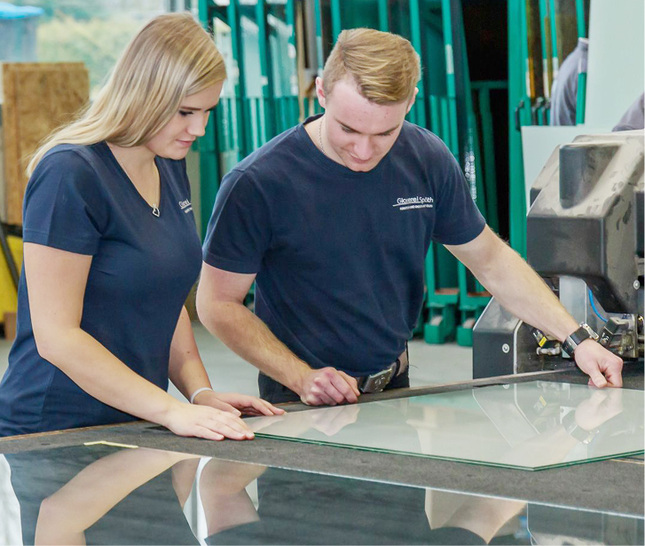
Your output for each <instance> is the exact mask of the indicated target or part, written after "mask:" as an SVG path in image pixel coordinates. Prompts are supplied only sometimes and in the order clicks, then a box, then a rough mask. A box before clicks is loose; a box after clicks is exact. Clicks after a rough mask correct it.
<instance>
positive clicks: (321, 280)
mask: <svg viewBox="0 0 645 546" xmlns="http://www.w3.org/2000/svg"><path fill="white" fill-rule="evenodd" d="M419 74H420V68H419V58H418V56H417V54H416V53H415V51H414V49H413V48H412V45H411V44H410V42H408V41H407V40H405V39H403V38H401V37H400V36H396V35H393V34H389V33H384V32H379V31H375V30H370V29H353V30H346V31H343V32H342V33H341V34H340V36H339V38H338V42H337V43H336V46H335V47H334V50H333V51H332V53H331V54H330V56H329V59H328V60H327V63H326V65H325V69H324V72H323V78H322V79H320V78H318V79H317V80H316V92H317V95H318V100H319V101H320V105H321V106H322V107H323V108H324V110H325V113H324V115H322V116H318V117H314V118H310V119H308V120H307V121H305V123H304V124H302V125H298V126H297V127H294V128H293V129H290V130H288V131H286V132H284V133H282V134H281V135H279V136H278V137H276V138H275V139H273V140H272V141H271V142H269V143H267V144H266V145H265V146H263V147H262V148H260V149H259V150H257V151H256V152H254V153H253V154H251V155H250V156H249V157H247V158H246V159H245V160H244V161H242V162H241V163H240V164H239V165H238V166H237V167H236V168H235V169H233V170H232V171H231V172H230V173H229V174H228V175H227V176H226V177H225V178H224V180H223V182H222V186H221V189H220V192H219V194H218V196H217V201H216V203H215V208H214V211H213V216H212V218H211V221H210V225H209V229H208V234H207V238H206V241H205V243H204V262H205V263H204V265H203V268H202V275H201V282H200V285H199V289H198V293H197V306H198V311H199V315H200V318H201V319H202V322H203V323H204V324H205V325H206V327H207V328H208V329H209V330H210V331H211V332H212V333H213V334H215V335H217V336H218V337H219V338H220V339H221V340H222V341H224V343H226V344H227V345H228V346H229V347H230V348H231V349H233V350H234V351H235V352H236V353H238V354H239V355H240V356H242V357H243V358H245V359H246V360H248V361H249V362H250V363H252V364H253V365H255V366H256V367H258V368H259V369H260V371H261V374H260V380H259V385H260V393H261V396H262V397H263V398H266V399H267V400H269V401H271V402H284V401H290V400H298V399H300V400H302V401H303V402H304V403H306V404H311V405H321V404H327V405H335V404H342V403H353V402H356V401H357V399H358V397H359V396H360V392H373V391H375V390H379V389H381V388H383V386H384V384H385V388H393V387H405V386H408V385H409V379H408V362H407V353H406V341H407V339H409V337H410V334H411V331H412V329H413V327H414V325H415V322H416V320H417V318H418V315H419V312H420V310H421V305H422V301H423V290H424V258H425V255H426V253H427V250H428V247H429V245H430V242H431V241H435V242H437V243H442V244H444V245H446V247H447V248H448V249H449V250H450V252H452V253H453V254H454V255H455V256H456V257H457V258H458V259H459V260H461V261H462V262H463V263H464V264H465V265H466V266H467V267H469V268H470V269H471V271H473V273H474V274H475V275H476V276H477V277H478V279H479V280H480V282H481V283H482V284H483V285H484V286H486V287H487V288H488V290H489V291H490V292H491V293H492V294H494V295H495V297H497V298H498V300H499V301H500V302H501V303H502V304H503V305H505V306H506V307H507V308H508V310H509V311H511V312H512V313H514V314H515V315H517V316H518V317H520V318H521V319H522V320H524V321H526V322H528V323H529V324H533V325H535V326H536V327H538V328H540V329H541V330H542V331H545V332H548V333H550V334H552V335H553V336H555V337H557V338H559V339H561V340H564V339H565V338H567V336H569V335H570V334H572V333H573V332H575V331H576V330H577V329H578V324H577V323H576V321H575V320H574V319H573V318H572V317H571V316H570V315H569V313H567V311H566V310H565V309H564V308H563V307H562V306H561V305H560V303H559V301H558V299H557V298H556V297H555V296H554V294H553V293H552V292H551V291H550V290H549V289H548V288H547V286H546V285H545V284H544V282H543V281H542V280H541V279H540V277H539V276H538V275H537V274H536V273H535V272H534V271H533V270H532V269H531V268H530V267H529V266H528V265H527V264H526V262H524V261H523V260H522V259H521V258H520V256H519V255H517V254H516V253H515V252H514V251H513V250H512V249H510V248H509V247H508V246H507V245H506V244H504V243H503V242H502V241H501V240H500V239H499V238H498V237H497V236H496V235H495V234H494V233H493V232H492V231H491V230H490V229H489V228H488V227H487V226H486V224H485V222H484V219H483V218H482V216H481V214H480V213H479V211H478V210H477V207H476V206H475V204H474V203H473V201H472V199H471V198H470V195H469V192H468V188H467V185H466V182H465V180H464V178H463V175H462V172H461V169H460V167H459V165H458V164H457V162H456V161H455V160H454V158H453V156H452V155H451V153H450V152H449V150H448V149H447V148H446V146H445V145H444V144H443V143H442V142H441V140H439V139H438V138H437V137H436V136H435V135H433V134H432V133H431V132H430V131H427V130H426V129H423V128H421V127H418V126H416V125H412V124H410V123H408V122H406V121H404V118H405V115H406V114H407V112H408V111H409V110H410V108H411V107H412V105H413V103H414V100H415V95H416V92H417V89H416V83H417V82H418V80H419ZM253 281H256V289H255V311H256V314H255V315H254V314H253V313H252V312H251V311H249V310H248V309H247V308H246V307H245V306H244V305H243V300H244V297H245V296H246V294H247V292H248V290H249V288H250V286H251V284H252V283H253ZM575 358H576V362H577V363H578V365H579V366H580V368H581V369H582V370H583V371H585V372H586V373H587V374H589V375H590V376H591V381H593V383H594V384H595V385H596V386H599V387H602V386H605V385H607V384H609V385H612V386H621V385H622V379H621V369H622V360H621V359H620V358H618V357H616V356H615V355H613V354H611V353H610V352H608V351H606V350H605V349H604V348H603V347H602V346H600V345H599V344H598V343H596V342H594V341H591V340H585V341H582V342H581V343H579V345H578V347H577V348H576V350H575Z"/></svg>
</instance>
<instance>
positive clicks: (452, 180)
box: [433, 148, 486, 245]
mask: <svg viewBox="0 0 645 546" xmlns="http://www.w3.org/2000/svg"><path fill="white" fill-rule="evenodd" d="M445 153H446V160H445V163H444V164H445V165H446V167H445V169H444V173H443V174H442V175H441V176H440V177H439V180H438V182H437V183H438V199H437V207H436V210H437V219H436V223H435V228H434V233H433V240H435V241H437V242H438V243H442V244H446V245H461V244H465V243H468V242H470V241H472V240H473V239H474V238H475V237H477V236H478V235H479V234H480V233H481V232H482V230H483V229H484V226H485V224H486V221H485V220H484V217H483V216H482V214H481V212H480V211H479V209H478V208H477V205H476V204H475V202H474V201H473V198H472V196H471V195H470V191H469V187H468V183H467V182H466V179H465V178H464V175H463V173H462V171H461V167H460V166H459V164H458V163H457V161H456V160H455V158H454V157H453V155H452V154H451V153H450V152H449V151H448V150H447V148H446V149H445Z"/></svg>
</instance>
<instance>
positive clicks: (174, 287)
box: [0, 142, 201, 436]
mask: <svg viewBox="0 0 645 546" xmlns="http://www.w3.org/2000/svg"><path fill="white" fill-rule="evenodd" d="M156 163H157V167H158V169H159V174H160V178H161V198H160V204H159V209H160V211H161V214H160V216H159V217H158V218H157V217H155V216H154V215H153V214H152V212H151V207H150V205H148V203H146V201H145V200H144V199H143V198H142V197H141V195H140V194H139V193H138V191H137V190H136V188H135V187H134V185H133V184H132V182H131V181H130V180H129V178H128V177H127V175H126V174H125V173H124V172H123V170H122V169H121V167H120V166H119V164H118V162H117V161H116V159H115V158H114V156H113V155H112V152H111V151H110V149H109V148H108V146H107V144H105V143H104V142H102V143H98V144H95V145H92V146H77V145H68V144H66V145H61V146H57V147H55V148H53V149H52V150H50V151H49V152H48V153H47V154H46V155H45V157H44V158H43V160H42V161H41V162H40V163H39V165H38V167H37V168H36V170H35V172H34V173H33V176H32V177H31V179H30V181H29V184H28V186H27V189H26V193H25V201H24V213H23V223H24V229H23V233H24V241H25V242H27V243H37V244H40V245H45V246H49V247H53V248H57V249H61V250H66V251H69V252H74V253H77V254H84V255H88V256H92V265H91V268H90V271H89V276H88V279H87V287H86V290H85V295H84V300H83V316H82V319H81V328H82V329H83V330H84V331H85V332H87V333H88V334H89V335H91V336H93V337H94V338H95V339H96V340H97V341H99V342H100V343H101V344H102V345H103V346H104V347H106V348H107V349H108V350H109V351H111V352H112V353H113V354H114V355H115V356H116V357H117V358H119V359H120V360H121V361H122V362H124V363H125V364H126V365H127V366H128V367H130V368H131V369H132V370H133V371H135V372H136V373H137V374H139V375H140V376H142V377H144V378H145V379H147V380H149V381H150V382H152V383H154V384H155V385H157V386H158V387H160V388H162V389H164V390H166V389H167V388H168V364H169V354H170V342H171V340H172V336H173V333H174V331H175V327H176V325H177V320H178V318H179V313H180V311H181V308H182V306H183V304H184V302H185V300H186V297H187V295H188V292H189V290H190V288H191V286H192V285H193V283H194V282H195V280H196V279H197V276H198V274H199V269H200V264H201V252H200V241H199V236H198V235H197V231H196V227H195V220H194V217H193V212H192V206H191V204H190V187H189V183H188V179H187V177H186V170H185V163H184V161H174V160H170V159H161V158H157V159H156ZM17 330H18V331H17V337H16V340H15V342H14V344H13V346H12V348H11V352H10V354H9V367H8V369H7V371H6V373H5V375H4V377H3V379H2V382H1V383H0V436H6V435H11V434H24V433H30V432H42V431H47V430H56V429H64V428H71V427H80V426H89V425H98V424H107V423H116V422H123V421H129V420H133V419H135V418H134V417H133V416H131V415H128V414H126V413H123V412H121V411H118V410H116V409H114V408H112V407H110V406H107V405H106V404H103V403H102V402H99V401H98V400H96V399H95V398H93V397H92V396H90V395H89V394H87V393H86V392H84V391H83V390H82V389H80V388H79V387H78V386H77V385H76V384H75V383H74V382H73V381H72V380H71V379H70V378H69V377H67V376H66V375H65V374H64V373H63V372H62V371H60V370H59V369H58V368H57V367H55V366H54V365H52V364H51V363H49V362H48V361H46V360H44V359H43V358H41V357H40V355H39V354H38V350H37V348H36V344H35V341H34V335H33V331H32V324H31V317H30V313H29V301H28V287H27V284H26V280H25V275H24V268H23V274H22V276H21V278H20V285H19V288H18V325H17ZM87 366H88V367H90V368H91V366H92V362H89V361H88V362H87Z"/></svg>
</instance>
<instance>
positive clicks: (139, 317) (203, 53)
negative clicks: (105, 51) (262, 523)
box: [0, 14, 282, 440]
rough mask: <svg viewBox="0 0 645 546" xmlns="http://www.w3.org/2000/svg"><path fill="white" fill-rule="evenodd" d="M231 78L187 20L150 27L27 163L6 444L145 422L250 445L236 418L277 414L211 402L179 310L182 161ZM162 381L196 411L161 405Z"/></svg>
mask: <svg viewBox="0 0 645 546" xmlns="http://www.w3.org/2000/svg"><path fill="white" fill-rule="evenodd" d="M225 77H226V70H225V66H224V61H223V58H222V56H221V54H220V53H219V51H218V50H217V48H216V47H215V45H214V43H213V40H212V38H211V37H210V36H209V35H208V34H207V33H206V32H205V31H204V30H203V29H202V28H201V26H200V25H199V24H198V23H197V22H196V21H195V20H194V19H193V17H192V16H191V15H190V14H167V15H162V16H159V17H157V18H155V19H154V20H152V21H151V22H150V23H148V24H147V25H146V26H145V27H144V28H143V29H142V30H141V31H140V32H139V34H137V36H135V38H134V39H133V40H132V42H131V43H130V45H129V46H128V47H127V49H126V50H125V52H124V53H123V55H122V56H121V58H120V60H119V61H118V63H117V65H116V67H115V69H114V71H113V73H112V75H111V76H110V79H109V80H108V82H107V84H106V86H105V87H104V88H103V90H102V91H101V92H100V93H99V95H98V97H97V98H96V100H95V101H94V103H93V104H92V105H91V106H90V107H89V108H88V109H87V111H86V112H85V113H84V114H83V115H82V116H81V117H80V118H79V119H78V120H77V121H74V122H73V123H71V124H70V125H68V126H66V127H64V128H62V129H60V130H58V131H57V132H56V133H54V134H53V136H51V137H50V139H49V140H48V141H47V142H46V143H45V144H44V145H43V146H42V147H41V148H40V149H39V150H38V151H37V152H36V154H35V156H34V158H33V159H32V161H31V163H30V166H29V170H30V174H31V179H30V181H29V184H28V186H27V189H26V194H25V203H24V272H23V275H22V277H21V280H20V286H19V291H18V332H17V337H16V340H15V343H14V345H13V347H12V350H11V353H10V355H9V367H8V369H7V372H6V374H5V376H4V378H3V381H2V383H1V384H0V436H7V435H13V434H25V433H33V432H42V431H48V430H57V429H65V428H72V427H81V426H90V425H100V424H108V423H118V422H124V421H131V420H134V419H136V418H142V419H147V420H149V421H153V422H156V423H160V424H162V425H164V426H166V427H167V428H169V429H170V430H172V431H173V432H175V433H176V434H179V435H183V436H200V437H204V438H209V439H214V440H219V439H222V438H223V437H230V438H235V439H247V438H252V436H253V435H252V433H251V431H250V430H249V429H248V427H247V426H246V425H245V424H244V423H243V421H242V420H241V419H240V418H239V415H240V413H241V412H246V413H251V414H256V415H257V414H260V415H261V414H263V415H271V414H274V413H282V410H278V409H276V408H274V407H273V406H271V405H270V404H269V403H268V402H265V401H263V400H260V399H258V398H255V397H251V396H243V395H238V394H215V393H214V392H213V390H212V389H211V384H210V381H209V379H208V376H207V374H206V371H205V369H204V366H203V363H202V361H201V358H200V357H199V354H198V351H197V347H196V345H195V340H194V337H193V333H192V330H191V325H190V321H189V317H188V313H187V311H186V310H185V308H184V307H183V304H184V302H185V300H186V297H187V296H188V293H189V290H190V288H191V287H192V285H193V283H194V282H195V280H196V279H197V275H198V273H199V266H200V242H199V237H198V235H197V231H196V229H195V221H194V217H193V213H192V206H191V203H190V187H189V183H188V179H187V176H186V167H185V157H186V154H187V153H188V150H189V149H190V147H191V145H192V143H193V142H194V141H195V140H196V139H197V138H198V137H200V136H202V135H203V134H204V131H205V126H206V123H207V121H208V117H209V113H210V111H211V110H213V109H214V108H215V106H216V105H217V103H218V101H219V97H220V93H221V90H222V85H223V82H224V79H225ZM27 287H29V289H28V290H27ZM168 379H170V380H172V382H173V383H174V384H175V385H176V386H177V388H178V389H179V390H180V391H181V393H182V394H183V395H184V396H186V398H187V399H189V400H190V402H191V404H186V403H181V402H179V401H178V400H176V399H175V398H173V397H172V396H170V395H169V394H168V393H167V392H166V390H167V388H168Z"/></svg>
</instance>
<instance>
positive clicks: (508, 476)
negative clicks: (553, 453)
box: [0, 364, 644, 544]
mask: <svg viewBox="0 0 645 546" xmlns="http://www.w3.org/2000/svg"><path fill="white" fill-rule="evenodd" d="M535 380H544V381H557V382H566V383H578V384H584V383H586V382H587V378H586V376H584V375H583V374H582V373H581V372H579V371H578V370H576V369H569V370H556V371H551V372H544V373H531V374H521V375H513V376H506V377H498V378H492V379H479V380H475V381H471V382H466V383H459V384H451V385H441V386H433V387H423V388H412V389H399V390H395V391H389V392H383V393H379V394H373V395H364V396H362V397H361V401H360V402H359V403H365V402H369V401H375V400H385V399H393V398H401V397H411V396H417V395H424V394H431V393H439V392H448V391H451V390H460V389H472V388H473V387H480V386H488V385H495V384H512V383H519V382H523V381H535ZM624 383H625V385H624V386H625V387H626V388H630V389H638V390H642V389H643V369H642V364H640V365H632V366H627V367H626V369H625V373H624ZM285 407H287V408H288V410H289V411H290V412H295V411H301V410H306V409H310V408H307V407H306V406H304V405H301V404H288V405H285ZM88 442H109V443H113V444H116V445H127V446H139V447H143V448H152V449H155V450H167V451H171V452H180V453H189V454H193V455H199V456H202V457H212V458H215V459H220V460H224V461H236V462H240V463H253V464H255V465H262V467H269V468H270V470H272V471H276V469H283V471H284V470H286V471H298V472H291V473H290V474H289V475H292V474H293V475H297V476H298V479H299V480H301V482H302V483H301V487H306V483H307V480H309V482H310V483H312V484H314V483H315V482H316V481H318V482H320V480H323V481H324V480H325V479H331V480H336V481H337V483H336V482H334V483H336V485H334V487H336V486H337V485H338V484H341V485H342V484H349V485H347V487H346V488H345V491H346V492H347V491H352V490H356V488H355V485H354V484H376V485H374V487H381V489H379V491H380V492H379V493H378V495H379V496H381V500H383V497H387V496H388V495H390V491H392V492H394V493H392V494H393V495H394V496H393V499H399V496H397V495H398V493H397V491H403V490H409V491H413V492H414V491H416V492H418V491H421V492H424V493H425V496H426V498H428V495H429V494H430V493H432V492H434V493H435V494H438V493H439V494H440V493H443V494H456V495H461V494H463V495H465V496H467V497H468V498H471V499H484V500H485V499H495V500H505V501H509V502H513V501H521V502H522V503H526V506H527V507H528V509H529V513H531V514H533V517H534V521H538V520H539V521H540V522H541V523H540V526H544V525H546V526H547V527H548V526H549V525H551V528H550V533H551V535H560V536H567V537H577V538H578V539H579V540H582V541H583V542H585V541H587V543H588V541H592V540H595V541H599V542H600V543H607V544H643V519H644V480H643V469H644V466H643V456H642V455H640V456H632V457H627V458H619V459H612V460H603V461H597V462H590V463H584V464H576V465H573V466H565V467H560V468H551V469H546V470H539V471H524V470H516V469H508V468H496V467H491V466H483V465H477V464H466V463H459V462H451V461H445V460H436V459H431V458H423V457H412V456H407V455H401V454H393V453H377V452H370V451H362V450H355V449H345V448H339V447H330V446H325V445H312V444H305V443H297V442H289V441H282V440H278V439H272V438H263V437H257V438H256V439H255V440H253V441H245V442H235V441H221V442H211V441H206V440H201V439H196V438H181V437H177V436H175V435H173V434H172V433H170V432H169V431H168V430H166V429H164V428H163V427H160V426H158V425H154V424H151V423H145V422H136V423H129V424H123V425H114V426H102V427H91V428H85V429H75V430H68V431H60V432H52V433H43V434H36V435H29V436H22V437H12V438H5V439H1V440H0V454H6V455H8V456H9V457H8V458H9V459H10V458H11V454H17V455H20V454H25V453H29V455H28V457H32V460H38V452H42V455H43V459H44V458H46V456H47V454H48V453H52V452H53V453H55V452H56V451H55V450H56V449H59V448H72V447H74V446H83V445H84V444H86V443H88ZM70 453H74V451H70ZM242 467H243V468H246V466H245V465H242ZM262 467H257V468H260V469H262ZM263 472H264V469H262V470H259V471H258V475H261V474H262V473H263ZM260 479H261V478H260ZM280 480H282V481H284V476H282V477H280V476H279V481H280ZM318 486H320V487H324V484H323V485H320V483H319V484H318V485H317V486H315V487H318ZM397 486H398V489H397ZM259 487H261V486H259ZM312 487H314V485H312ZM315 487H314V489H315ZM330 487H331V486H330ZM338 487H340V486H339V485H338ZM343 487H345V486H343ZM341 490H342V487H341ZM299 495H301V497H300V498H301V503H302V506H301V507H300V508H301V509H302V511H303V512H302V514H300V515H298V513H295V512H294V513H293V522H292V524H293V527H292V529H293V530H294V532H295V530H296V528H298V536H297V537H291V539H290V540H287V539H286V538H284V537H283V536H281V535H271V536H270V537H267V536H263V535H262V534H261V533H260V534H259V535H258V534H257V533H256V534H255V535H248V534H247V535H242V537H245V538H241V539H239V538H238V539H235V538H232V537H234V535H222V538H223V539H225V541H231V542H232V541H234V540H238V543H246V542H239V541H240V540H241V541H249V542H250V541H253V542H256V543H287V542H291V543H302V544H306V543H319V544H331V543H348V544H354V543H377V542H387V543H395V542H397V543H403V544H405V543H412V542H415V543H416V542H422V543H444V542H443V541H447V540H449V539H447V538H446V537H445V536H444V535H439V537H440V538H436V539H432V538H427V539H420V540H417V539H418V537H417V536H416V535H412V534H409V533H411V532H412V531H409V530H406V529H407V527H406V526H408V523H405V522H404V521H403V520H402V521H401V529H400V536H396V532H395V535H392V534H391V533H392V529H391V525H390V526H388V524H386V522H385V520H383V517H384V516H383V514H382V512H379V510H378V509H377V508H375V509H374V516H375V518H381V521H380V522H379V521H375V522H374V525H373V527H372V531H371V532H365V529H364V528H361V527H360V525H359V527H354V528H352V527H351V526H349V527H348V528H347V529H339V528H338V526H339V525H340V524H339V523H338V521H340V520H335V519H334V518H331V519H329V518H330V517H331V516H329V515H327V516H328V520H329V521H327V523H325V521H323V520H325V518H322V520H321V521H317V519H312V518H311V516H310V512H308V511H307V510H310V509H311V507H310V508H309V509H307V508H306V507H305V505H306V504H307V502H308V500H307V494H305V493H302V492H301V493H299ZM439 496H440V495H439ZM267 498H270V497H267ZM464 498H465V497H464ZM354 501H355V502H358V501H356V499H354ZM265 502H266V506H268V501H265ZM366 502H367V501H366ZM369 502H375V501H374V500H371V501H369ZM385 502H386V505H387V500H386V499H385ZM396 503H397V505H400V499H399V500H396ZM261 505H262V502H260V508H262V506H261ZM300 508H298V506H296V508H293V507H290V510H296V511H297V510H299V509H300ZM319 508H321V507H320V506H318V507H317V509H319ZM392 510H393V511H389V514H390V519H396V518H401V517H402V516H401V515H400V514H398V512H397V511H396V509H395V507H394V505H393V506H392ZM426 512H427V509H426ZM317 513H319V512H317ZM303 514H304V515H303ZM307 514H309V515H307ZM536 514H538V516H539V517H538V516H536ZM540 514H541V515H540ZM283 517H284V516H283ZM321 517H322V516H321ZM356 517H363V515H360V516H359V515H357V516H356ZM524 517H525V516H524ZM150 518H151V520H153V519H154V518H155V516H154V514H150ZM260 518H262V510H260ZM303 518H305V519H308V520H309V521H308V523H307V526H306V529H305V530H304V531H303V530H302V529H300V527H299V526H301V525H302V520H303ZM386 519H387V518H386ZM343 521H345V520H343ZM298 522H300V523H298ZM544 522H550V523H548V524H545V523H544ZM283 523H284V522H283ZM330 523H331V524H332V526H330ZM345 523H346V522H345ZM389 523H390V524H391V523H392V522H391V521H390V522H389ZM151 525H152V523H151ZM154 525H162V526H163V522H162V521H160V520H159V519H158V518H156V519H154ZM332 527H333V528H332ZM363 527H365V526H363ZM529 527H531V524H529ZM534 527H535V526H534ZM577 527H579V528H577ZM381 528H383V529H389V530H388V531H387V533H386V532H385V531H384V533H385V534H382V533H380V532H379V529H381ZM227 532H231V531H230V530H229V531H227ZM303 533H304V534H303ZM339 533H340V534H339ZM388 533H389V534H388ZM589 533H591V535H593V536H590V535H589ZM167 536H170V535H167ZM509 536H510V535H509ZM509 536H507V537H506V539H501V538H499V537H498V539H494V540H493V543H495V541H497V542H496V543H527V544H528V543H529V539H528V538H524V539H523V538H522V537H521V536H518V535H515V536H514V538H513V537H511V538H509ZM545 536H549V534H548V533H547V535H545ZM341 537H342V538H341ZM433 540H440V541H441V542H433ZM457 540H460V541H462V540H464V539H463V537H460V538H459V539H457ZM504 540H506V542H504ZM532 540H533V541H535V537H532ZM551 540H552V539H551Z"/></svg>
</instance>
